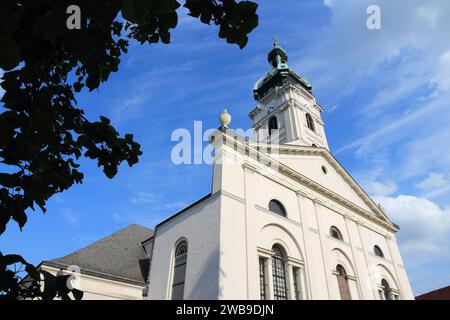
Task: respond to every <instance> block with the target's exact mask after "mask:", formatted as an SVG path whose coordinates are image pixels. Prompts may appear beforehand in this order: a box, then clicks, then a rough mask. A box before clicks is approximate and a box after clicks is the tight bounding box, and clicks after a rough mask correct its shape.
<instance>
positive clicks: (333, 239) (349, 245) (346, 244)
mask: <svg viewBox="0 0 450 320" xmlns="http://www.w3.org/2000/svg"><path fill="white" fill-rule="evenodd" d="M326 238H327V239H329V240H332V241H336V242H337V243H340V244H343V245H344V246H347V247H349V248H350V247H351V244H350V243H348V242H345V241H344V240H339V239H336V238H333V237H332V236H330V235H329V234H327V235H326Z"/></svg>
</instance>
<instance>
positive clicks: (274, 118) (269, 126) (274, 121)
mask: <svg viewBox="0 0 450 320" xmlns="http://www.w3.org/2000/svg"><path fill="white" fill-rule="evenodd" d="M272 124H275V128H272ZM267 129H268V130H269V137H271V136H272V131H273V130H279V129H280V127H279V125H278V119H277V116H272V117H270V118H269V121H267Z"/></svg>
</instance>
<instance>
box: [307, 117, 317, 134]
mask: <svg viewBox="0 0 450 320" xmlns="http://www.w3.org/2000/svg"><path fill="white" fill-rule="evenodd" d="M305 118H306V126H307V127H308V129H309V130H311V131H312V132H316V126H315V124H314V119H313V117H312V116H311V114H309V113H305Z"/></svg>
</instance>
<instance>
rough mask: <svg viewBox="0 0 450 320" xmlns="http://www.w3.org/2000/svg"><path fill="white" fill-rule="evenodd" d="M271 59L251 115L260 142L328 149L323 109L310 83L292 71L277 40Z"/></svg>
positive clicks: (256, 91) (258, 89) (257, 86)
mask: <svg viewBox="0 0 450 320" xmlns="http://www.w3.org/2000/svg"><path fill="white" fill-rule="evenodd" d="M267 60H268V62H269V65H270V71H269V72H268V73H267V74H266V75H265V76H264V77H262V78H261V79H259V80H258V81H257V82H256V83H255V86H254V88H253V96H254V98H255V100H256V101H257V102H258V105H257V107H256V108H255V109H253V110H252V111H251V112H250V114H249V116H250V118H251V119H252V121H253V128H254V130H255V133H256V138H257V140H258V141H259V142H271V143H280V144H292V145H300V146H315V147H323V148H327V149H328V142H327V138H326V135H325V130H324V123H323V121H322V118H321V114H322V112H323V109H322V107H321V106H320V105H319V104H318V103H317V102H316V98H315V97H314V95H313V94H312V87H311V85H310V83H309V82H308V81H307V80H306V79H304V78H302V77H301V76H299V75H298V74H297V73H295V72H294V71H293V70H292V69H290V68H289V66H288V64H287V62H288V56H287V53H286V51H285V50H284V49H283V48H281V47H280V46H279V45H278V41H277V40H276V39H274V42H273V48H272V50H271V51H270V52H269V54H268V56H267Z"/></svg>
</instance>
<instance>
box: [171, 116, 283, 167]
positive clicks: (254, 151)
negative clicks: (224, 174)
mask: <svg viewBox="0 0 450 320" xmlns="http://www.w3.org/2000/svg"><path fill="white" fill-rule="evenodd" d="M171 141H172V142H176V144H175V145H174V146H173V147H172V151H171V156H170V158H171V161H172V163H173V164H176V165H181V164H184V165H192V164H209V165H211V164H214V163H216V164H240V163H242V161H243V160H242V157H247V158H246V161H247V160H249V159H253V160H255V161H258V162H260V163H263V164H265V165H268V166H271V167H273V166H277V165H278V159H279V130H276V129H274V130H271V131H270V132H268V130H266V129H259V130H258V132H255V131H254V130H253V129H247V130H246V129H234V130H230V129H226V134H225V133H224V130H220V129H203V123H202V121H194V123H193V131H190V130H188V129H186V128H178V129H175V130H174V131H173V132H172V134H171Z"/></svg>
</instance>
